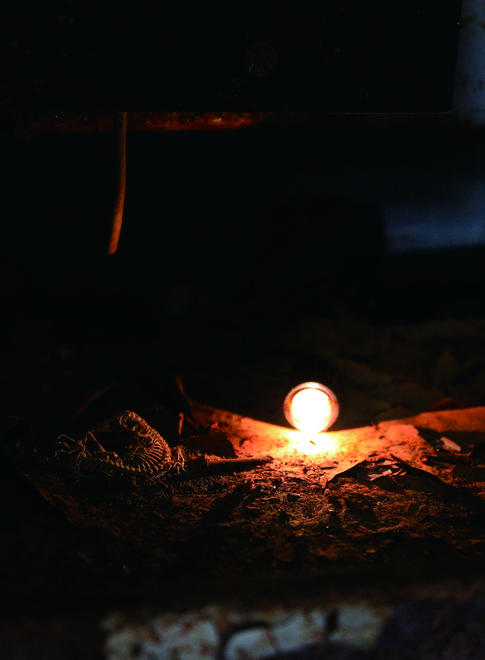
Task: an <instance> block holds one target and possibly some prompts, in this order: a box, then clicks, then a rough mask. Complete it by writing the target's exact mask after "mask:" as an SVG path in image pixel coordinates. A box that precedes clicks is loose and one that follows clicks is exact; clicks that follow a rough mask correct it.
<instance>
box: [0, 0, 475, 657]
mask: <svg viewBox="0 0 485 660" xmlns="http://www.w3.org/2000/svg"><path fill="white" fill-rule="evenodd" d="M458 14H459V3H457V2H444V1H443V0H436V1H435V0H433V1H427V2H424V1H418V0H407V1H406V2H401V1H399V2H397V1H395V2H392V3H389V2H384V1H381V2H377V1H375V2H365V3H363V2H361V0H347V1H345V2H332V3H324V4H322V3H310V2H308V3H301V2H299V3H294V4H293V5H290V3H278V5H277V9H267V8H261V7H258V6H257V5H255V6H254V7H253V6H252V5H251V4H249V5H248V4H247V3H245V4H244V5H242V6H241V7H240V8H238V9H232V8H231V9H228V8H226V9H225V10H224V11H223V12H222V13H217V12H215V11H214V12H213V14H211V13H209V10H208V9H207V8H206V7H205V6H204V7H203V8H199V9H198V10H195V11H194V10H192V9H191V10H190V12H186V10H185V8H184V7H182V8H181V9H177V8H173V7H171V8H170V9H167V8H165V7H160V6H157V8H154V7H149V6H148V5H146V4H145V6H138V5H137V9H136V10H135V9H133V10H132V11H131V12H130V13H129V14H127V13H125V12H124V11H122V10H121V9H120V7H119V6H118V4H117V3H103V5H102V6H100V7H98V9H96V10H92V9H90V8H89V9H88V8H87V7H85V6H84V5H81V4H80V3H75V2H72V3H70V2H57V3H54V4H53V5H52V6H50V7H49V8H48V9H46V8H44V7H42V6H41V5H40V4H39V5H37V4H36V5H32V6H30V5H29V4H28V3H25V2H23V3H15V5H14V4H13V3H12V4H11V5H10V6H9V8H8V9H7V10H6V11H5V14H4V15H3V16H2V21H1V23H0V40H1V42H2V53H1V58H2V59H1V66H0V72H1V73H0V85H1V98H0V110H1V112H2V116H1V122H2V123H1V136H0V140H1V146H2V154H3V156H4V158H3V161H4V166H5V167H4V172H5V173H6V174H5V175H4V178H3V179H2V183H3V184H4V185H3V190H2V195H1V199H0V208H1V212H2V218H3V222H2V241H1V243H0V273H1V277H0V287H1V288H0V297H1V325H0V327H1V333H0V337H1V358H2V370H1V371H0V373H1V376H0V377H1V379H2V386H3V387H2V389H3V398H2V401H3V412H4V414H3V416H2V424H3V427H4V428H9V425H10V424H11V423H12V420H17V419H21V420H23V421H25V422H26V425H27V427H28V428H29V429H33V430H34V435H35V437H36V439H37V440H39V439H41V441H43V442H45V443H46V444H47V443H51V442H52V441H53V438H55V437H56V436H57V434H58V433H59V432H60V431H65V432H68V431H72V433H82V432H85V431H86V429H87V428H89V427H90V424H91V423H92V422H93V420H95V419H96V418H97V417H98V418H99V417H105V416H108V415H110V414H112V413H113V412H114V411H117V410H119V409H120V408H122V407H125V406H126V407H129V408H134V409H135V410H138V409H139V406H140V407H146V406H150V405H152V404H159V403H160V402H161V401H163V402H165V403H167V405H168V406H170V405H171V399H170V397H171V396H173V383H174V377H175V375H178V374H182V376H183V377H184V380H185V382H186V385H187V389H188V391H189V393H190V394H192V395H193V396H194V397H197V398H199V399H200V400H203V401H206V402H207V403H212V404H215V405H221V406H225V407H227V408H229V409H231V410H235V411H237V412H242V413H246V414H251V415H253V416H256V417H259V418H270V419H271V421H280V422H283V420H282V418H281V419H280V418H278V415H280V416H281V405H280V404H281V398H278V396H276V394H278V393H279V394H284V392H285V387H286V386H287V381H286V377H287V375H288V373H289V369H290V367H291V364H292V363H293V362H294V361H295V360H297V359H298V357H299V353H298V351H297V350H296V349H291V348H286V349H284V348H282V343H281V342H280V341H278V342H276V340H275V338H277V337H278V338H279V337H281V335H282V334H284V333H285V332H286V331H288V332H289V333H290V334H291V333H292V332H293V331H294V329H295V328H296V327H297V326H298V325H299V324H300V323H305V322H309V323H313V322H315V321H318V320H319V319H324V320H325V321H326V323H327V326H326V327H329V326H332V325H333V324H334V323H335V327H337V328H340V327H344V326H345V327H347V328H348V327H349V326H352V328H353V334H352V333H350V334H349V336H350V335H352V337H353V340H348V341H347V345H346V348H347V350H348V353H347V355H346V356H345V355H344V357H346V358H348V357H349V355H350V356H351V358H352V359H355V360H356V361H358V360H360V361H361V362H362V363H363V364H365V365H366V367H367V369H368V372H366V373H370V374H371V375H372V371H373V369H374V368H375V361H376V354H377V353H378V354H379V355H380V358H379V359H381V360H382V356H383V355H384V358H385V357H386V353H387V352H388V345H387V344H386V342H385V341H383V340H381V337H383V336H384V335H385V334H386V333H387V332H388V330H387V329H389V328H390V330H389V332H391V333H392V332H394V331H396V332H400V333H401V336H405V335H406V333H407V332H408V331H409V334H410V336H411V339H410V343H413V342H414V343H415V344H419V351H420V352H419V351H418V352H416V354H418V353H419V355H420V356H421V355H424V356H425V358H426V359H424V358H423V362H419V360H418V362H419V363H412V361H411V360H410V359H408V354H406V353H405V354H404V355H403V356H402V357H401V356H398V357H399V359H397V358H396V359H394V358H393V360H394V362H393V361H392V360H390V363H391V365H392V370H393V371H394V373H396V374H397V367H396V368H395V366H394V365H395V364H399V369H400V372H399V374H398V377H399V379H401V381H402V382H404V384H406V383H408V382H409V381H411V380H412V379H416V381H417V382H418V384H419V385H420V386H422V387H423V388H424V387H425V386H428V384H429V383H428V381H430V380H432V377H431V375H430V374H431V371H432V369H431V365H432V366H433V368H434V367H435V366H436V363H437V362H439V359H440V358H441V356H442V355H443V354H444V353H445V352H446V351H447V350H449V349H450V347H451V350H453V351H454V353H453V355H454V359H455V360H456V362H457V363H458V364H460V360H463V362H464V363H465V359H466V360H467V361H473V359H474V358H476V365H478V366H476V365H473V364H472V365H471V366H470V367H467V369H468V368H469V369H472V371H471V372H470V371H468V372H466V373H464V374H462V378H463V379H464V380H465V381H467V382H472V381H473V379H474V378H475V379H476V381H473V382H476V383H477V386H476V387H475V390H476V392H474V393H473V396H472V395H470V396H469V398H468V399H466V400H465V404H466V405H479V404H480V403H481V404H483V387H482V386H481V383H482V382H483V381H482V380H481V378H483V374H484V373H485V365H484V363H483V356H484V351H483V341H481V339H480V337H478V336H477V335H476V334H472V335H470V336H472V340H470V342H468V335H467V330H466V329H467V328H468V326H467V323H468V322H470V323H471V322H472V321H473V319H475V318H477V317H481V316H482V315H483V307H482V305H483V289H484V285H485V274H484V268H483V264H484V256H485V254H484V247H483V243H484V238H485V234H484V229H483V184H482V182H483V174H484V172H483V167H484V166H483V162H484V161H483V149H484V135H483V130H482V129H479V128H476V127H473V126H469V125H466V124H464V123H461V122H459V121H458V120H457V119H456V118H455V117H454V116H453V115H452V114H451V109H452V93H453V86H454V68H455V58H456V42H457V36H458ZM221 25H222V27H221ZM120 110H129V111H137V110H139V111H152V112H162V111H164V112H178V111H183V112H198V111H201V112H207V111H212V112H216V113H217V112H224V111H229V110H234V111H238V112H251V111H255V112H266V113H272V114H268V117H267V119H266V120H265V121H263V122H262V123H261V124H258V125H257V126H248V127H246V128H242V129H239V130H234V131H231V130H228V131H220V132H215V131H191V132H184V131H166V132H164V131H161V132H158V131H153V132H146V133H141V132H137V131H134V130H133V131H129V133H128V174H127V198H126V207H125V217H124V222H123V229H122V234H121V241H120V245H119V250H118V253H117V254H116V255H115V256H113V257H107V256H106V254H105V252H106V247H107V242H108V235H109V227H110V222H111V214H112V208H113V200H114V190H115V170H116V162H115V153H116V150H115V135H114V133H113V131H111V130H109V125H108V129H106V130H103V131H100V132H83V123H82V122H80V123H79V124H78V126H77V128H76V127H75V126H74V130H72V132H65V133H59V132H57V129H56V121H55V119H56V114H57V113H59V114H62V113H64V112H69V111H71V112H74V113H80V114H81V115H82V113H91V114H92V115H94V116H97V115H98V114H99V116H101V115H102V116H108V117H111V115H112V114H114V113H115V112H118V111H120ZM290 111H291V112H292V113H293V114H291V115H290V114H287V113H289V112H290ZM334 113H337V116H336V115H335V114H334ZM338 113H341V114H338ZM354 113H358V114H357V115H355V114H354ZM365 113H372V114H365ZM36 122H37V123H36ZM31 125H36V126H37V127H38V128H37V129H36V130H32V131H30V132H29V130H26V127H27V128H28V127H29V126H31ZM26 134H29V135H30V137H25V135H26ZM472 202H473V203H472ZM441 321H443V324H444V325H443V327H446V328H447V330H446V332H447V333H448V334H447V335H446V336H444V338H443V337H441V338H439V339H438V340H436V341H435V346H431V343H432V341H431V340H427V338H426V336H425V335H424V334H422V332H421V330H420V327H421V326H420V325H419V324H421V323H424V322H434V323H436V324H437V326H440V324H441ZM445 321H446V323H447V324H448V325H447V324H446V323H445ZM457 321H459V322H460V323H461V325H460V326H459V328H461V330H460V331H461V332H462V334H461V335H460V336H459V337H458V339H457V341H456V346H457V347H458V348H456V350H455V344H454V343H453V338H452V337H451V335H453V333H454V332H455V331H454V329H453V328H455V327H458V326H454V325H453V323H456V322H457ZM450 323H451V325H450ZM437 326H434V327H435V330H436V327H437ZM416 328H418V330H416ZM450 328H451V329H450ZM463 328H465V330H463ZM295 332H296V331H295ZM413 333H414V334H413ZM335 334H338V330H336V331H335V332H334V333H333V334H332V333H329V342H330V335H332V340H331V341H332V342H333V343H331V344H329V345H331V346H334V345H335V337H334V336H335ZM369 337H370V338H371V340H370V339H369ZM386 337H387V335H386ZM450 337H451V338H450ZM319 341H321V342H322V343H323V344H325V341H326V337H325V336H321V337H319ZM420 341H421V344H420V343H419V342H420ZM467 342H468V344H470V347H469V348H468V349H466V350H465V349H463V346H464V345H465V344H467ZM299 345H300V349H299V350H300V351H302V352H304V350H305V345H304V342H303V347H302V343H301V342H300V344H299ZM368 345H372V347H371V349H369V351H367V348H366V347H367V346H368ZM349 346H350V348H349ZM376 346H377V348H376ZM306 349H307V350H308V351H309V350H310V349H311V347H310V346H307V347H306ZM393 351H394V353H393V355H394V354H395V353H396V349H395V348H394V349H393ZM323 352H325V350H323ZM389 352H391V351H390V349H389ZM413 355H415V354H414V353H413ZM269 357H270V358H271V360H270V362H271V365H270V366H269V367H268V359H269ZM467 364H468V362H467ZM445 367H446V364H445ZM473 369H474V371H473ZM258 370H259V371H258ZM444 371H446V369H444ZM361 373H362V372H358V375H357V376H356V378H357V380H359V378H360V376H361ZM470 373H471V374H472V377H470ZM241 374H244V377H243V376H242V375H241ZM258 374H259V375H261V374H262V377H261V378H259V379H258V377H256V376H258ZM433 377H434V376H433ZM263 381H264V382H263ZM416 381H413V382H414V383H415V382H416ZM262 382H263V384H262ZM268 382H270V385H271V386H268ZM276 382H278V385H277V386H276V385H275V383H276ZM402 382H401V383H400V384H402ZM432 385H433V387H434V383H432ZM362 387H363V389H366V388H367V383H365V384H364V385H363V386H362ZM379 387H380V386H379ZM383 389H385V388H383ZM465 389H466V388H465ZM421 391H422V390H420V389H418V390H417V392H418V393H417V395H416V396H415V398H414V399H413V401H412V405H411V404H410V407H409V408H407V409H406V411H407V412H416V413H417V412H420V411H421V410H422V409H423V406H421V402H422V398H421ZM103 392H105V394H103ZM268 393H269V394H268ZM443 393H444V394H448V392H447V391H445V388H444V387H443ZM451 393H453V391H452V390H451ZM467 393H468V391H467ZM379 394H381V393H379ZM432 395H433V393H432ZM432 395H430V396H429V401H432ZM385 396H386V393H384V392H383V393H382V397H383V398H385ZM93 397H94V398H93ZM480 397H481V398H480ZM90 401H91V403H89V402H90ZM416 401H417V402H418V403H416ZM394 403H395V402H393V403H392V405H394ZM397 403H398V404H400V403H401V401H400V400H398V401H397ZM86 405H87V412H86V413H79V410H80V409H81V407H82V406H85V407H86ZM451 405H455V406H458V405H459V402H457V401H456V400H455V401H454V402H452V403H451ZM413 406H414V408H413ZM85 409H86V408H85ZM348 410H349V408H348V407H347V411H348ZM351 410H352V413H353V417H352V419H350V417H348V416H347V417H346V416H345V415H346V414H348V413H345V407H343V415H342V418H341V420H340V424H341V427H342V426H343V427H345V426H346V425H351V424H368V423H370V422H371V421H373V419H372V418H371V417H370V415H369V414H368V412H367V410H368V409H367V408H365V407H364V406H362V407H361V408H359V406H358V405H355V406H354V407H353V408H352V407H351ZM395 410H396V409H395V408H392V413H389V414H390V415H392V416H394V417H395V416H398V415H399V413H397V412H395ZM406 411H405V412H406ZM270 413H271V414H270ZM400 414H401V416H404V414H405V413H400ZM1 487H2V502H3V509H2V520H3V521H4V531H5V534H6V542H5V544H4V545H3V553H4V554H3V561H2V566H3V576H4V577H5V581H6V582H8V584H7V587H6V593H7V597H6V599H5V601H6V602H5V603H4V607H5V609H6V610H7V611H9V612H10V616H11V617H12V618H14V617H15V615H16V613H19V612H20V613H21V615H22V616H23V615H24V614H25V612H29V613H30V611H31V610H32V611H35V616H38V613H39V610H40V609H42V608H43V607H44V606H45V604H46V603H48V607H46V608H45V610H44V611H45V612H46V613H47V614H45V616H46V617H47V616H49V615H50V613H51V612H57V613H58V612H59V611H60V610H62V609H63V608H64V606H65V604H67V609H68V610H69V611H73V608H75V607H78V606H79V607H81V606H83V607H86V608H89V607H91V605H92V601H93V599H99V602H101V603H104V602H106V601H108V602H112V601H116V604H117V606H119V604H120V603H122V602H123V598H124V597H125V595H126V593H125V590H124V587H125V586H126V580H128V581H129V579H130V578H129V577H128V578H127V577H126V575H125V574H124V569H123V567H122V566H121V565H118V564H116V565H115V563H116V562H115V561H114V560H113V559H112V558H103V556H102V555H103V553H102V552H101V554H100V553H99V548H100V547H103V539H101V540H100V537H99V536H97V533H96V532H93V533H92V535H91V534H90V533H87V532H86V530H78V529H75V528H73V527H72V526H70V525H68V524H67V522H66V521H65V520H64V519H63V518H62V517H61V516H60V514H58V513H57V512H56V511H54V509H53V508H52V507H50V506H48V505H47V504H46V503H45V502H43V501H42V500H41V498H40V496H39V495H38V494H37V493H36V492H35V491H34V490H33V488H31V487H30V486H29V484H27V482H26V481H25V480H24V478H23V477H20V476H18V475H16V474H15V473H14V472H13V471H12V469H11V465H10V464H9V463H6V462H4V463H3V464H2V480H1ZM12 502H15V505H12ZM79 548H81V549H82V553H84V550H86V548H87V550H86V553H87V555H88V556H90V552H91V551H92V555H93V556H95V557H97V559H96V560H95V566H94V569H93V567H92V565H91V564H89V559H88V560H85V557H83V556H81V555H82V553H81V554H79V553H80V552H81V551H80V550H79ZM100 557H101V558H100ZM110 562H111V563H110ZM110 571H111V573H110ZM106 576H108V577H106ZM103 579H106V580H107V583H109V588H108V589H107V590H105V592H103V593H102V594H101V591H102V589H103V584H104V582H103ZM110 580H111V581H110ZM132 582H133V583H134V584H135V587H136V579H133V581H132ZM100 585H101V586H100ZM113 585H115V587H116V588H115V587H114V586H113ZM135 587H133V584H132V585H131V588H132V589H135ZM137 588H138V587H137ZM110 589H111V590H110ZM135 593H136V594H137V596H139V597H140V598H142V597H143V594H140V592H139V591H137V590H136V589H135ZM103 599H105V600H103ZM7 601H8V602H7ZM100 607H102V605H101V606H100ZM36 608H38V609H36ZM69 608H71V609H69ZM8 623H9V619H7V624H8ZM78 624H79V621H75V623H74V624H73V626H72V627H73V629H74V628H75V629H76V630H79V628H78ZM64 626H65V627H66V625H65V622H64ZM61 627H62V626H61ZM12 629H13V630H14V631H15V630H17V629H18V628H15V626H13V628H12ZM36 630H37V632H36V634H37V635H38V636H39V637H42V634H43V633H42V629H41V631H40V632H39V631H38V627H37V628H36ZM57 633H58V631H56V634H57ZM12 634H13V633H12ZM19 636H20V637H22V638H24V637H25V635H24V633H23V632H21V633H19ZM14 641H15V640H14ZM14 646H15V645H14Z"/></svg>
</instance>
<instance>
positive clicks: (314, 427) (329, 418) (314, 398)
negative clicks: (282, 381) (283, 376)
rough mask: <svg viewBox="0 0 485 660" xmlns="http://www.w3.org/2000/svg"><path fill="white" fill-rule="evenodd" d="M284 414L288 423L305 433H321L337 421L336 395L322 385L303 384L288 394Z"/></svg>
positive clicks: (337, 406)
mask: <svg viewBox="0 0 485 660" xmlns="http://www.w3.org/2000/svg"><path fill="white" fill-rule="evenodd" d="M284 412H285V416H286V419H287V420H288V422H289V423H290V424H291V425H292V426H294V427H295V428H297V429H299V430H300V431H303V432H304V433H320V431H325V430H326V429H328V428H329V427H330V426H331V425H332V424H333V423H334V422H335V420H336V419H337V416H338V412H339V405H338V401H337V397H336V396H335V394H334V393H333V392H332V390H330V389H329V388H328V387H325V385H322V384H321V383H312V382H308V383H301V384H300V385H298V386H297V387H295V388H293V389H292V390H291V392H289V393H288V395H287V397H286V399H285V403H284Z"/></svg>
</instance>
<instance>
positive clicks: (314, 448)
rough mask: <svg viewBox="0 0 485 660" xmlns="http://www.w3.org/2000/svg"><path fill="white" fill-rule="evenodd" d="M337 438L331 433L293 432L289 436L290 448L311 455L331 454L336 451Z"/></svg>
mask: <svg viewBox="0 0 485 660" xmlns="http://www.w3.org/2000/svg"><path fill="white" fill-rule="evenodd" d="M338 445H339V443H338V439H337V437H336V436H335V435H334V434H332V433H303V432H299V433H294V434H292V436H291V440H290V448H291V449H294V450H296V451H297V452H298V453H299V454H306V455H307V456H313V455H317V454H325V455H326V456H333V455H334V454H336V453H337V451H338Z"/></svg>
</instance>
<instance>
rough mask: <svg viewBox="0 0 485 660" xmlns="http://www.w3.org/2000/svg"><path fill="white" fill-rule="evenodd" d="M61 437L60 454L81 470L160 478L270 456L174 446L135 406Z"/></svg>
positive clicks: (238, 466) (248, 465) (244, 465)
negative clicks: (78, 434) (209, 453)
mask: <svg viewBox="0 0 485 660" xmlns="http://www.w3.org/2000/svg"><path fill="white" fill-rule="evenodd" d="M58 441H59V444H58V449H57V451H56V454H55V456H56V458H57V459H58V460H60V461H61V462H62V463H64V464H65V463H66V462H67V463H68V464H69V465H70V466H71V467H72V468H74V470H75V472H76V473H77V474H81V473H89V472H94V473H104V474H106V475H108V476H123V475H126V476H133V477H136V476H141V477H146V478H147V479H148V480H158V479H160V478H161V477H163V476H164V475H167V474H169V473H172V474H180V472H181V471H182V470H188V471H189V472H193V471H194V470H195V471H198V472H200V471H202V472H205V471H208V472H221V471H222V472H227V471H236V470H248V469H252V468H254V467H257V466H258V465H261V464H262V463H266V462H268V460H270V459H267V458H259V459H237V458H236V459H221V458H218V457H216V456H207V455H205V454H194V453H193V452H189V451H188V450H187V449H186V448H185V447H183V446H182V445H178V446H176V447H172V448H171V447H170V446H169V445H168V443H167V441H166V440H165V439H164V438H163V437H162V436H161V435H160V433H158V431H156V430H155V429H154V428H152V427H151V426H150V425H149V424H148V423H147V422H146V421H145V420H144V419H143V417H141V416H140V415H138V414H137V413H136V412H133V411H132V410H125V411H124V412H123V413H121V414H120V415H117V416H116V417H114V418H113V419H111V420H109V421H108V422H105V423H104V424H102V425H100V426H99V427H98V428H97V429H94V430H90V431H88V432H87V433H86V434H85V435H84V436H83V437H81V438H77V439H75V438H71V437H70V436H68V435H64V434H62V435H60V436H59V437H58Z"/></svg>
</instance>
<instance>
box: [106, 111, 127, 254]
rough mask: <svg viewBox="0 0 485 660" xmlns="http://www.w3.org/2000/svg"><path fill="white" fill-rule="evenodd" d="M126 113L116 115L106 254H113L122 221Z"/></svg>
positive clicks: (124, 189) (116, 246)
mask: <svg viewBox="0 0 485 660" xmlns="http://www.w3.org/2000/svg"><path fill="white" fill-rule="evenodd" d="M127 123H128V122H127V113H126V112H121V113H119V114H118V115H117V116H116V119H115V126H116V132H117V149H118V154H117V165H118V172H117V175H118V176H117V185H118V187H117V191H116V199H115V206H114V212H113V224H112V226H111V235H110V239H109V245H108V254H115V252H116V250H117V249H118V243H119V240H120V233H121V225H122V223H123V209H124V206H125V194H126V128H127Z"/></svg>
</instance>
